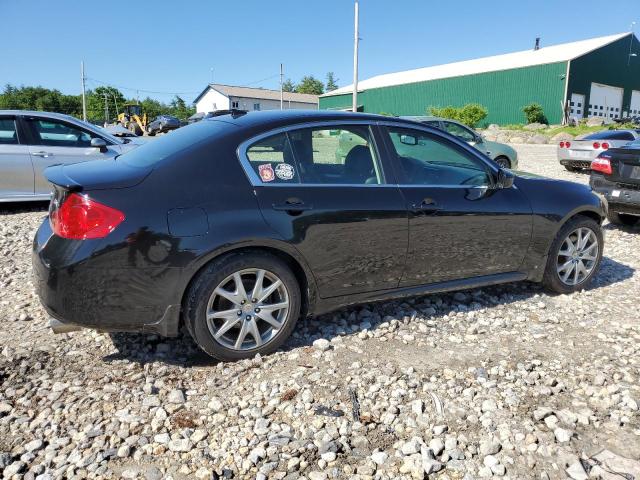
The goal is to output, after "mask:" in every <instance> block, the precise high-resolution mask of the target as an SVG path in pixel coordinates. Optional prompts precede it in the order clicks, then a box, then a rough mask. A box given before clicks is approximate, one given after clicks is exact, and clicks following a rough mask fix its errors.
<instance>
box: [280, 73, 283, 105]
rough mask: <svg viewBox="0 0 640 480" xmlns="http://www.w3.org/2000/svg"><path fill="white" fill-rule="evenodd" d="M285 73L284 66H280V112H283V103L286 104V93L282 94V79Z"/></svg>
mask: <svg viewBox="0 0 640 480" xmlns="http://www.w3.org/2000/svg"><path fill="white" fill-rule="evenodd" d="M283 75H284V74H283V72H282V64H280V110H282V108H283V107H282V103H283V102H284V93H282V77H283Z"/></svg>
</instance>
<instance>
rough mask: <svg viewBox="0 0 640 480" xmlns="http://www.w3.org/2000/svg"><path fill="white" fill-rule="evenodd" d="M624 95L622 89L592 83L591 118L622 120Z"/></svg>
mask: <svg viewBox="0 0 640 480" xmlns="http://www.w3.org/2000/svg"><path fill="white" fill-rule="evenodd" d="M623 93H624V90H623V89H622V88H618V87H611V86H609V85H602V84H601V83H592V84H591V95H589V116H590V117H602V118H603V119H606V120H611V119H614V118H620V115H621V113H622V94H623Z"/></svg>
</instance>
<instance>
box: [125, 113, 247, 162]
mask: <svg viewBox="0 0 640 480" xmlns="http://www.w3.org/2000/svg"><path fill="white" fill-rule="evenodd" d="M233 128H238V127H237V126H235V125H233V124H231V123H228V122H224V121H207V122H198V123H194V124H193V125H190V126H188V127H183V128H179V129H178V130H176V131H175V132H173V133H172V134H171V135H169V136H166V137H162V138H159V139H157V140H153V141H150V142H148V143H145V144H144V145H142V146H140V147H138V148H135V149H133V150H131V151H129V152H127V153H124V154H122V155H120V156H119V157H118V161H121V162H123V163H126V164H127V165H129V166H131V167H150V166H152V165H155V164H157V163H159V162H161V161H163V160H165V159H166V158H169V157H170V156H171V155H173V154H175V153H178V152H180V151H182V150H185V149H187V148H189V147H190V146H192V145H195V144H198V143H200V142H202V141H204V140H211V139H214V138H215V137H218V136H223V135H224V134H226V133H228V132H230V131H231V130H232V129H233Z"/></svg>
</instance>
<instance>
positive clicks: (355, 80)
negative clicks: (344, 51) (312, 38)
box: [352, 0, 360, 112]
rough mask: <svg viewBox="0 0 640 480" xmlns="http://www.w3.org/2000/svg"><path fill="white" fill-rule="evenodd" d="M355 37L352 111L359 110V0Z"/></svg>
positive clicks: (356, 7) (356, 5)
mask: <svg viewBox="0 0 640 480" xmlns="http://www.w3.org/2000/svg"><path fill="white" fill-rule="evenodd" d="M354 30H355V31H354V38H353V95H352V100H353V104H352V111H354V112H357V111H358V43H359V42H360V38H359V37H358V0H356V3H355V27H354Z"/></svg>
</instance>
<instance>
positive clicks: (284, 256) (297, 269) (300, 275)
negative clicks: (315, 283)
mask: <svg viewBox="0 0 640 480" xmlns="http://www.w3.org/2000/svg"><path fill="white" fill-rule="evenodd" d="M256 252H258V253H261V252H262V253H269V254H271V255H273V256H275V257H278V258H279V259H280V260H282V261H284V262H285V263H286V264H287V266H288V267H289V268H290V269H291V271H292V272H293V274H294V275H295V277H296V280H298V284H299V285H300V293H301V295H302V302H301V306H300V307H301V308H300V316H301V317H302V318H304V317H305V316H307V314H308V312H309V308H310V298H309V279H308V278H307V275H306V273H305V271H304V269H303V268H302V266H301V265H300V263H298V261H297V260H296V259H295V258H294V257H292V256H291V255H289V254H288V253H286V252H283V251H282V250H279V249H277V248H273V247H241V248H236V249H234V250H228V251H226V252H224V253H221V254H220V255H217V256H215V257H213V258H211V259H210V260H209V261H208V262H207V263H205V264H204V265H202V266H201V267H200V268H199V269H198V271H196V272H195V273H194V274H193V276H192V277H191V279H190V280H189V283H188V284H187V285H186V287H185V289H184V292H183V293H182V301H181V306H182V310H183V311H184V305H185V301H186V300H187V296H188V294H189V290H190V288H191V284H192V283H193V281H194V280H195V279H196V278H197V277H198V274H199V273H200V272H201V271H202V270H204V269H205V268H207V266H208V265H209V264H210V263H211V262H214V261H217V260H219V259H221V258H223V257H226V256H228V255H234V254H238V253H256ZM183 324H184V318H183V317H182V315H181V316H180V325H183Z"/></svg>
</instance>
